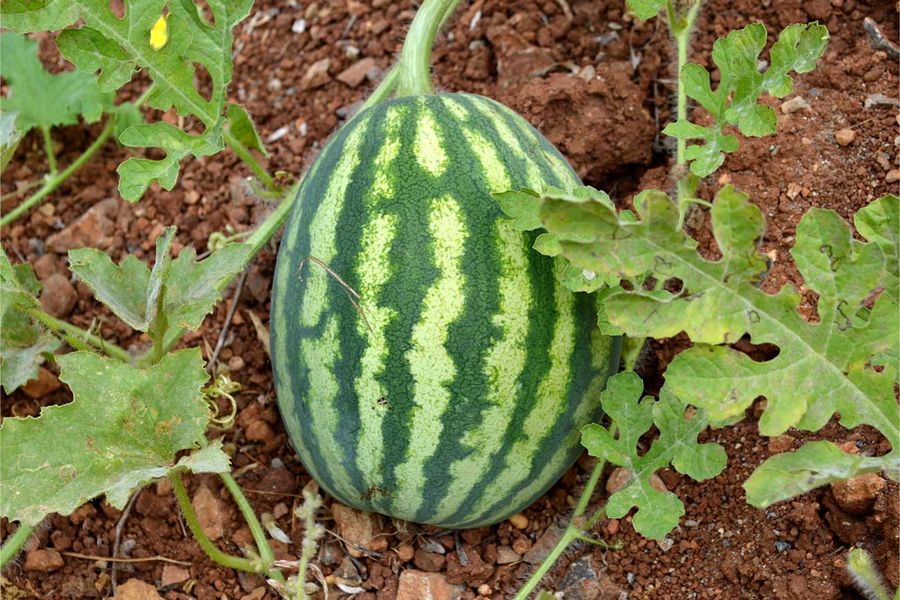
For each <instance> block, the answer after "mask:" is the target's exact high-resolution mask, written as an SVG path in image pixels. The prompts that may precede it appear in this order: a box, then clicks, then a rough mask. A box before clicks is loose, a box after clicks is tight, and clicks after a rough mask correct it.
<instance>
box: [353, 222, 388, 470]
mask: <svg viewBox="0 0 900 600" xmlns="http://www.w3.org/2000/svg"><path fill="white" fill-rule="evenodd" d="M396 220H397V219H396V217H394V216H392V215H385V214H376V215H375V217H374V218H373V219H372V220H371V221H369V222H368V223H367V224H366V225H365V228H364V229H363V234H362V250H361V251H360V254H359V256H358V258H357V265H358V266H357V269H356V273H357V278H358V280H359V288H358V290H357V291H358V292H359V296H360V298H359V308H360V312H361V313H362V314H363V315H365V320H363V319H359V320H358V321H357V326H356V328H357V332H358V333H359V335H360V336H361V337H362V338H363V340H364V341H363V344H365V350H364V351H363V355H362V359H361V361H360V362H361V371H362V372H361V373H360V375H359V377H357V378H356V381H355V387H356V393H357V397H358V399H359V419H360V430H359V434H358V435H359V443H358V445H357V451H356V464H357V466H358V467H359V470H360V472H362V473H363V476H369V475H374V476H375V477H377V478H378V479H376V480H372V481H366V485H367V486H370V485H377V484H378V483H379V482H380V473H381V469H382V464H383V459H384V445H383V440H382V435H381V426H382V419H383V418H384V416H385V414H386V412H387V404H386V403H384V402H379V400H380V399H381V398H386V396H387V391H386V389H385V387H384V386H383V385H382V384H381V383H380V382H379V381H378V376H379V375H381V373H382V372H383V371H384V362H385V360H386V358H387V355H388V344H387V341H386V340H385V337H384V332H385V330H386V328H387V326H388V323H390V322H391V320H392V319H394V318H395V317H396V316H397V312H396V311H395V310H392V309H390V308H387V307H381V306H378V304H377V300H378V296H379V294H380V293H381V289H382V287H383V286H384V284H385V283H386V282H387V280H388V278H389V277H390V276H391V272H392V269H391V264H390V260H389V256H388V254H389V252H390V249H391V243H392V242H393V241H394V236H395V234H396Z"/></svg>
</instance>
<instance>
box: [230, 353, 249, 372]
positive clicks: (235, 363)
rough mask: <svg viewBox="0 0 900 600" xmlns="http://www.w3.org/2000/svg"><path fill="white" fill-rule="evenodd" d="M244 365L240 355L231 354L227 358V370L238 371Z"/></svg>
mask: <svg viewBox="0 0 900 600" xmlns="http://www.w3.org/2000/svg"><path fill="white" fill-rule="evenodd" d="M244 366H245V363H244V359H243V358H241V357H240V356H232V357H231V358H229V359H228V370H229V371H240V370H241V369H243V368H244Z"/></svg>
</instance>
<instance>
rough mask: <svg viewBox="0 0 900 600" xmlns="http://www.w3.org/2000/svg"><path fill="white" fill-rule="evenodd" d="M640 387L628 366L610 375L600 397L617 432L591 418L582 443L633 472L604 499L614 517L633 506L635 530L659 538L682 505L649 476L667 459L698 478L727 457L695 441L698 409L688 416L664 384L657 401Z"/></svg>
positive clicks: (700, 420) (702, 421)
mask: <svg viewBox="0 0 900 600" xmlns="http://www.w3.org/2000/svg"><path fill="white" fill-rule="evenodd" d="M642 390H643V383H642V382H641V380H640V378H639V377H638V376H637V375H635V374H634V373H632V372H623V373H619V374H617V375H615V376H614V377H613V378H612V379H610V380H609V383H608V384H607V387H606V390H605V391H604V392H603V393H602V394H601V395H600V401H601V404H602V406H603V411H604V412H605V413H606V414H607V415H609V416H610V418H611V419H612V420H613V423H615V425H616V427H617V428H618V437H613V435H612V434H611V433H610V431H609V430H607V429H605V428H604V427H601V426H600V425H597V424H590V425H588V426H586V427H585V428H584V429H582V434H581V436H582V437H581V443H582V444H583V445H584V446H585V448H587V450H588V453H589V454H591V456H596V457H598V458H603V459H606V460H608V461H609V462H611V463H612V464H614V465H618V466H620V467H624V468H625V469H627V470H628V472H629V473H630V475H631V480H630V481H629V482H628V483H627V484H626V485H625V486H624V487H623V488H621V489H620V490H618V491H616V492H615V493H614V494H612V495H611V496H610V497H609V499H608V500H607V503H606V513H607V514H608V515H609V516H610V517H612V518H614V519H618V518H621V517H624V516H625V515H626V514H628V511H630V510H631V509H632V508H634V507H637V512H636V513H635V515H634V520H633V524H634V528H635V530H636V531H637V532H638V533H640V534H641V535H643V536H645V537H648V538H651V539H661V538H663V537H665V536H666V535H667V534H668V533H669V532H670V531H671V530H672V529H674V528H675V527H676V526H677V525H678V520H679V519H680V518H681V516H682V515H684V505H683V504H682V503H681V500H679V499H678V497H677V496H676V495H675V494H673V493H671V492H661V491H659V490H657V489H655V488H653V487H652V486H651V485H650V477H651V476H652V475H653V474H654V473H655V472H656V471H658V470H659V469H662V468H664V467H667V466H668V465H669V464H671V465H672V466H673V467H675V469H676V470H677V471H678V472H679V473H682V474H684V475H687V476H688V477H691V478H692V479H696V480H697V481H702V480H704V479H709V478H711V477H715V476H716V475H718V474H719V473H720V472H721V471H722V469H724V468H725V464H726V461H727V457H726V455H725V451H724V450H723V449H722V447H721V446H719V445H718V444H698V443H697V436H698V435H699V434H700V432H702V431H703V430H704V429H705V428H706V425H707V421H706V418H705V417H704V416H703V415H702V412H701V411H697V412H696V413H695V414H694V415H693V416H692V417H691V418H690V419H688V418H686V417H685V405H684V404H683V403H682V402H681V401H680V400H679V399H678V398H677V397H675V396H674V395H673V394H672V393H671V392H669V391H668V389H667V388H665V387H664V388H663V389H662V390H661V391H660V399H659V401H656V400H654V399H653V398H652V397H650V396H646V397H644V398H643V399H641V393H642ZM654 424H655V425H656V427H657V429H658V430H659V437H658V438H657V439H656V440H654V442H653V444H652V445H651V446H650V449H649V450H647V452H646V453H644V454H643V455H639V454H638V442H639V441H640V438H641V436H643V435H644V434H645V433H647V431H649V429H650V427H651V426H653V425H654Z"/></svg>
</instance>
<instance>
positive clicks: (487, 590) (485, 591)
mask: <svg viewBox="0 0 900 600" xmlns="http://www.w3.org/2000/svg"><path fill="white" fill-rule="evenodd" d="M478 593H479V594H480V595H482V596H484V597H485V598H487V597H490V595H491V594H493V593H494V590H492V589H491V586H489V585H488V584H486V583H482V584H481V585H479V586H478Z"/></svg>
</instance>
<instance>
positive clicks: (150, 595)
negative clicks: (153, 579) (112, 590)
mask: <svg viewBox="0 0 900 600" xmlns="http://www.w3.org/2000/svg"><path fill="white" fill-rule="evenodd" d="M113 600H163V599H162V596H160V595H159V592H157V591H156V588H155V587H153V586H152V585H150V584H149V583H144V582H143V581H141V580H140V579H129V580H128V581H126V582H125V583H120V584H119V585H117V586H116V595H115V596H113Z"/></svg>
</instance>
